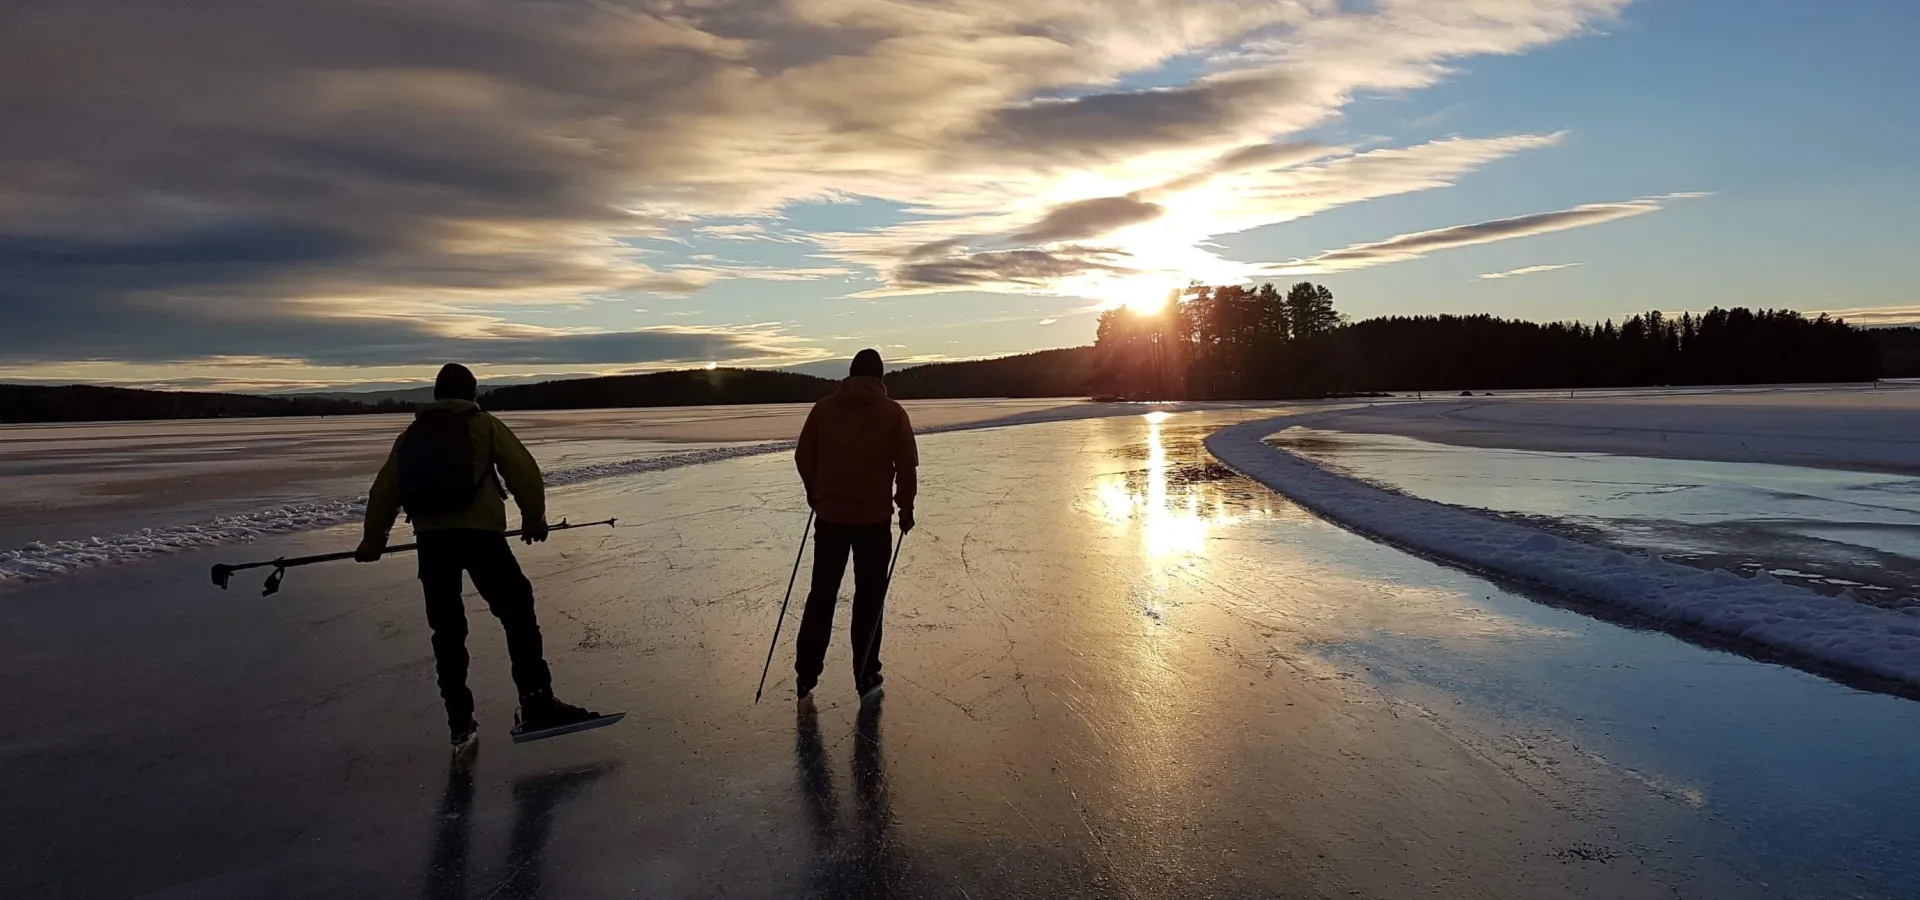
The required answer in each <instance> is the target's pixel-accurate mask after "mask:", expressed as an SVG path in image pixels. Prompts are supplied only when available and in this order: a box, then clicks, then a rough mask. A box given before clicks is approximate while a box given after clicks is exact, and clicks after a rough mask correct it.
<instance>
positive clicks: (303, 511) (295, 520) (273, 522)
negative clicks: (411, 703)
mask: <svg viewBox="0 0 1920 900" xmlns="http://www.w3.org/2000/svg"><path fill="white" fill-rule="evenodd" d="M1139 411H1140V410H1139V409H1138V408H1137V407H1129V406H1126V405H1122V404H1085V405H1076V406H1063V407H1060V408H1058V409H1047V410H1038V411H1035V412H1028V413H1020V414H1016V415H1013V416H1009V417H1006V418H1000V419H989V420H986V421H981V422H963V423H958V424H953V425H939V426H934V427H931V428H920V429H915V431H916V432H917V433H919V434H940V433H943V432H949V431H972V430H976V429H982V428H1001V427H1006V426H1011V425H1024V424H1031V423H1038V422H1054V421H1063V420H1069V419H1081V418H1097V417H1101V416H1112V415H1127V414H1131V413H1137V412H1139ZM794 446H795V442H793V441H767V442H764V443H757V444H742V445H738V446H733V447H714V448H710V449H706V450H692V451H688V452H686V453H673V454H668V455H665V456H648V457H641V458H639V459H628V460H621V461H618V462H609V463H594V464H590V465H584V466H575V467H573V468H568V469H556V470H553V471H550V472H547V473H546V483H547V486H548V487H560V486H563V485H569V484H579V483H581V482H585V481H595V480H598V479H601V478H613V477H618V476H621V475H637V474H640V473H643V472H660V471H664V470H667V469H678V468H681V467H684V466H697V465H703V464H706V463H714V462H720V461H723V460H729V459H741V458H744V457H749V456H762V455H765V454H768V453H781V452H785V451H791V450H792V449H793V448H794ZM366 508H367V498H366V495H364V494H362V495H360V496H359V497H351V498H349V497H336V498H331V499H324V500H314V501H311V502H307V503H296V504H291V505H288V506H282V507H279V508H277V509H266V510H260V511H258V512H251V513H246V514H243V515H237V516H222V517H220V518H216V519H212V520H209V521H206V522H198V523H194V524H190V525H174V526H169V527H165V528H145V529H141V530H139V531H130V532H124V533H120V534H111V535H107V536H105V537H92V538H88V539H86V540H83V541H35V542H33V543H30V544H27V545H26V546H24V547H21V548H20V549H18V550H0V585H5V584H8V583H10V582H18V581H22V580H25V579H32V578H47V577H52V576H56V575H65V574H68V573H71V572H77V571H79V570H81V569H88V568H92V567H94V566H102V565H109V564H114V563H124V562H132V561H136V560H139V559H144V558H147V557H150V556H153V555H154V554H159V553H174V552H177V551H181V550H189V549H193V548H196V547H209V546H213V545H216V544H231V543H239V542H243V541H248V540H252V539H254V538H257V537H261V536H263V535H269V534H288V533H291V532H296V531H308V530H312V529H317V528H327V527H330V526H334V525H341V524H344V523H347V522H353V521H357V520H358V519H360V518H361V517H362V516H364V515H365V514H366Z"/></svg>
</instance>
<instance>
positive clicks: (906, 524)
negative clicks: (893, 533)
mask: <svg viewBox="0 0 1920 900" xmlns="http://www.w3.org/2000/svg"><path fill="white" fill-rule="evenodd" d="M912 530H913V507H911V506H909V507H907V508H906V509H903V510H901V511H900V533H901V534H906V533H907V532H909V531H912Z"/></svg>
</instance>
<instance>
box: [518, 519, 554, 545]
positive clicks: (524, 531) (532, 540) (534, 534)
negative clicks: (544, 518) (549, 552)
mask: <svg viewBox="0 0 1920 900" xmlns="http://www.w3.org/2000/svg"><path fill="white" fill-rule="evenodd" d="M520 540H521V542H522V543H527V544H543V543H546V540H547V523H545V522H534V523H532V524H529V525H522V526H520Z"/></svg>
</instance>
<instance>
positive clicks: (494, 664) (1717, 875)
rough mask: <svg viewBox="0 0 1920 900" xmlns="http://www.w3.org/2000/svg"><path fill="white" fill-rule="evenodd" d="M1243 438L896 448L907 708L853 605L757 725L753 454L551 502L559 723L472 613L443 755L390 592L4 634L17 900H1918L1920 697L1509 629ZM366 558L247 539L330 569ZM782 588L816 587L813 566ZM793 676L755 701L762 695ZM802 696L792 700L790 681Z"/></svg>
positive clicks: (17, 599)
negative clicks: (472, 707) (523, 732)
mask: <svg viewBox="0 0 1920 900" xmlns="http://www.w3.org/2000/svg"><path fill="white" fill-rule="evenodd" d="M1236 419H1237V416H1236V415H1235V414H1230V413H1218V414H1189V413H1177V414H1174V415H1172V416H1168V417H1145V416H1123V417H1116V418H1109V419H1103V420H1098V421H1082V422H1059V423H1049V424H1044V425H1038V426H1034V427H1020V428H1009V429H1001V430H984V431H973V432H963V433H953V434H945V435H937V436H932V437H929V438H928V439H927V440H926V441H924V442H923V444H922V445H921V449H922V453H923V460H924V465H925V470H924V478H923V483H922V495H921V497H922V500H921V503H922V515H921V525H920V527H919V529H918V530H916V531H915V533H914V534H913V535H912V536H911V538H910V539H909V540H908V541H907V542H906V543H905V544H904V550H903V553H902V555H901V559H900V569H899V582H898V584H897V585H896V588H895V589H894V591H893V592H891V594H890V596H889V598H888V625H887V628H888V631H887V637H886V641H887V645H886V647H887V649H886V668H887V674H888V696H887V698H886V700H885V702H884V704H882V705H880V706H877V707H873V709H872V713H871V714H870V715H868V714H863V712H864V710H863V709H862V708H861V707H860V706H859V704H858V703H856V702H855V701H854V695H853V691H852V685H851V678H850V677H849V675H848V665H847V661H848V652H847V646H848V643H847V640H846V632H847V627H848V623H847V622H846V616H845V615H844V614H842V615H841V616H840V617H839V621H837V622H836V623H835V625H836V628H835V635H834V638H833V645H832V649H831V650H830V651H829V658H828V660H827V662H828V678H827V679H826V680H825V681H823V683H822V687H823V690H822V693H821V696H820V703H819V707H820V709H819V713H818V715H817V716H811V717H797V716H796V715H795V712H794V710H793V708H792V707H791V706H790V705H789V704H788V703H787V702H785V701H786V700H787V698H788V697H789V696H790V691H780V689H781V688H783V687H786V686H787V685H789V684H790V683H791V682H784V683H783V681H782V679H783V677H785V678H790V673H791V671H792V670H791V663H792V640H793V638H792V635H793V621H792V616H793V611H791V610H789V612H788V617H789V618H788V621H787V627H786V631H785V633H784V635H783V637H782V640H781V646H780V647H779V648H778V652H777V654H776V656H775V661H774V676H773V680H771V681H770V684H769V696H768V700H767V702H764V703H762V704H760V705H758V706H755V705H753V704H752V697H753V693H754V687H755V683H756V681H757V679H758V677H759V675H760V668H761V663H762V661H763V660H764V659H765V654H766V652H767V640H768V637H769V635H770V634H771V633H772V631H773V630H774V621H775V618H776V616H777V615H778V612H779V606H780V600H781V594H782V591H783V589H784V588H785V586H786V581H787V578H788V575H789V573H790V572H791V571H792V570H791V568H790V567H791V566H792V565H793V561H794V550H795V545H796V543H797V541H798V540H799V537H800V530H801V527H802V523H803V522H804V521H805V519H806V510H805V505H804V501H803V499H802V497H801V496H800V493H799V491H798V490H797V489H796V484H795V477H794V473H793V469H792V465H791V463H790V461H789V460H788V459H787V458H785V457H784V456H783V455H781V454H767V455H760V456H754V457H747V458H739V459H732V460H727V461H723V462H718V463H714V464H711V465H701V466H690V467H684V468H680V469H675V470H671V471H664V472H643V473H639V474H635V475H629V476H623V477H614V478H603V479H598V480H594V481H589V482H582V483H579V484H576V485H573V486H569V487H566V488H562V489H560V490H558V491H556V497H555V499H556V501H559V502H560V504H561V505H562V506H563V507H564V509H565V511H567V512H569V513H572V514H573V515H574V516H575V517H576V518H578V519H582V520H586V519H603V518H606V517H609V516H618V517H620V518H621V520H622V527H621V528H618V529H599V530H595V531H592V532H581V533H576V534H574V535H570V536H568V537H567V538H566V539H565V540H559V539H556V540H555V541H552V542H549V543H548V544H544V545H536V546H534V547H529V548H521V547H519V546H517V545H516V547H515V551H516V554H517V555H518V557H519V559H520V562H521V565H522V566H523V567H524V568H525V570H526V572H527V575H528V576H529V578H530V579H531V580H532V582H533V584H534V585H535V590H536V592H537V594H538V597H539V607H538V608H539V614H540V620H541V625H542V629H543V631H544V634H545V639H546V647H547V650H548V656H549V660H550V662H551V664H552V668H553V672H554V676H555V678H556V685H557V686H558V688H559V689H560V690H561V692H562V696H563V697H565V698H566V699H569V700H573V701H576V702H583V703H587V704H590V705H593V706H594V707H595V708H599V709H603V710H604V709H615V708H624V709H627V710H629V711H631V712H632V715H631V716H629V718H632V719H634V721H632V722H623V723H621V724H620V725H618V726H615V727H613V728H608V729H603V730H600V731H596V732H591V733H588V734H582V735H576V736H572V737H568V738H564V739H559V740H554V741H547V742H541V743H537V744H529V745H525V746H514V745H511V744H510V743H509V742H508V740H507V730H508V729H509V728H510V726H511V723H512V714H513V709H514V705H515V698H514V692H513V686H512V684H511V682H510V680H509V678H508V671H509V663H508V660H507V658H506V654H505V651H504V646H503V642H502V641H501V639H500V633H499V629H498V627H497V626H496V625H495V624H494V622H493V621H492V618H491V616H489V615H488V614H487V612H486V609H485V606H484V604H483V603H482V602H481V601H480V600H479V599H478V598H477V597H470V598H469V600H468V613H469V622H470V626H471V629H472V635H471V638H470V640H469V647H470V650H471V652H472V654H473V666H472V676H471V681H472V686H473V689H474V691H475V693H476V695H477V698H478V700H479V706H480V708H479V718H480V722H481V725H482V737H481V740H480V745H481V746H480V748H479V753H478V756H477V760H476V761H475V764H474V765H473V766H471V767H465V766H462V767H453V766H449V765H447V754H448V751H447V747H446V732H445V729H444V726H443V723H442V719H441V711H440V706H439V697H438V693H437V691H436V688H435V684H434V679H435V675H434V666H433V661H432V658H431V651H430V647H429V635H428V627H427V624H426V622H425V617H424V616H423V615H422V614H421V611H420V592H419V585H418V582H417V581H416V580H415V577H414V575H415V573H414V567H413V566H412V565H411V564H410V562H411V561H410V560H405V559H394V560H389V561H385V562H382V563H378V564H372V565H341V566H337V567H328V568H325V569H319V570H311V571H310V572H309V573H308V574H307V575H303V576H302V577H300V578H297V579H293V580H291V581H289V583H288V585H287V587H286V589H285V590H284V591H283V592H282V593H281V594H279V595H276V596H275V597H274V598H273V599H271V600H267V601H263V600H262V599H261V598H259V597H258V596H257V595H256V594H255V593H254V592H253V591H248V590H234V591H226V592H222V591H218V590H215V589H213V588H212V587H211V586H209V585H208V584H207V583H206V580H205V572H206V567H207V565H209V564H210V563H212V562H215V561H218V560H220V559H222V558H224V557H226V556H228V555H229V554H231V552H232V551H230V550H200V551H186V552H182V553H178V554H169V555H162V556H157V557H154V558H152V559H151V560H150V561H149V562H147V563H146V564H142V565H131V566H117V567H108V568H103V569H99V570H95V571H91V572H88V573H87V574H86V575H85V577H84V578H77V579H53V580H44V581H38V582H28V583H23V584H21V585H19V587H18V589H17V590H14V591H10V592H9V593H8V595H7V596H6V598H5V600H6V602H0V638H3V639H4V641H5V647H6V650H7V652H5V653H0V682H4V683H7V684H11V685H24V686H27V689H23V690H15V691H13V692H12V693H11V694H10V695H9V704H8V706H7V714H6V715H5V716H0V771H4V772H6V773H7V779H8V780H7V781H6V785H7V791H6V800H7V810H8V815H7V816H5V817H4V818H0V846H5V847H7V848H8V849H9V850H10V851H15V850H16V848H17V851H16V852H13V853H12V854H11V855H10V856H9V859H8V862H9V864H8V865H5V866H0V897H9V898H11V897H55V896H57V897H62V898H73V900H90V898H96V897H97V898H103V900H106V898H127V897H142V898H153V900H159V898H182V897H247V898H252V897H380V898H386V897H483V896H494V897H531V896H544V897H564V898H569V900H571V898H589V900H598V898H623V897H634V896H648V897H653V896H659V897H675V898H698V900H709V898H711V900H721V898H729V897H731V898H738V897H767V898H810V897H855V896H881V895H885V896H892V897H955V898H958V897H972V898H975V900H978V898H982V897H996V898H997V897H1047V898H1052V900H1111V898H1114V897H1127V898H1130V900H1186V898H1191V897H1197V896H1209V895H1211V896H1216V897H1237V898H1252V897H1276V896H1284V897H1296V896H1297V897H1373V898H1415V897H1418V898H1433V900H1485V898H1526V900H1533V898H1572V897H1579V898H1583V900H1597V898H1621V900H1641V898H1648V897H1688V898H1728V897H1739V898H1787V897H1791V898H1796V900H1799V898H1841V897H1848V898H1858V897H1876V898H1898V897H1907V896H1910V895H1911V894H1912V890H1911V886H1912V885H1914V884H1916V883H1920V828H1915V827H1914V826H1915V821H1916V816H1915V813H1914V811H1913V803H1912V800H1911V798H1912V797H1914V796H1916V795H1920V755H1916V754H1914V753H1913V750H1912V748H1913V747H1915V746H1920V704H1915V703H1911V702H1909V701H1906V700H1903V699H1899V698H1896V697H1889V696H1882V695H1873V694H1864V693H1861V692H1858V691H1854V690H1851V689H1849V688H1847V687H1844V686H1842V685H1839V684H1835V683H1833V682H1831V681H1828V680H1826V679H1822V678H1817V677H1813V676H1811V675H1808V674H1806V673H1804V672H1800V671H1796V670H1793V669H1790V668H1785V667H1781V666H1776V665H1769V664H1764V663H1759V662H1755V661H1753V660H1750V659H1745V658H1741V657H1738V656H1733V655H1729V654H1725V653H1718V652H1712V651H1708V650H1703V649H1701V648H1700V647H1698V646H1695V645H1692V644H1689V643H1686V642H1684V641H1681V640H1675V639H1673V638H1671V637H1669V636H1667V635H1664V634H1660V633H1657V632H1648V631H1639V630H1630V629H1624V628H1619V627H1616V626H1614V625H1611V624H1608V623H1606V622H1603V621H1598V620H1595V619H1591V618H1587V617H1584V616H1581V615H1578V614H1575V613H1573V612H1569V611H1567V610H1564V609H1558V608H1554V607H1551V606H1547V605H1543V604H1538V603H1534V602H1531V601H1529V600H1527V599H1525V598H1523V597H1520V596H1516V595H1514V594H1511V593H1509V592H1507V591H1505V590H1502V589H1501V588H1500V587H1499V586H1498V585H1496V584H1493V583H1489V582H1488V581H1487V580H1485V579H1483V578H1481V577H1478V576H1476V575H1473V574H1471V573H1468V572H1465V571H1461V570H1459V569H1457V568H1450V567H1446V566H1440V565H1435V564H1434V563H1432V562H1429V561H1427V560H1424V559H1420V558H1416V557H1414V556H1411V555H1408V554H1406V553H1402V552H1400V551H1398V550H1395V549H1393V548H1391V547H1387V546H1385V545H1382V544H1379V543H1377V542H1374V541H1371V540H1368V539H1366V538H1363V537H1360V536H1357V535H1355V534H1352V533H1350V532H1348V531H1346V530H1343V529H1340V528H1335V527H1332V526H1330V525H1328V524H1327V523H1325V522H1323V521H1321V520H1320V519H1317V518H1315V517H1313V516H1311V515H1309V514H1307V513H1305V512H1303V511H1302V510H1301V509H1299V508H1298V507H1297V506H1296V505H1294V504H1292V503H1289V502H1287V501H1286V500H1285V499H1284V498H1283V497H1281V496H1279V495H1277V494H1275V493H1274V492H1272V491H1269V490H1267V489H1265V488H1263V487H1261V486H1259V485H1258V484H1255V483H1253V482H1251V481H1249V480H1248V479H1245V478H1243V477H1240V476H1238V475H1235V474H1233V473H1232V472H1230V471H1227V470H1226V469H1225V468H1224V467H1222V466H1219V465H1217V464H1215V463H1214V462H1213V461H1212V460H1211V459H1210V458H1209V457H1208V456H1207V455H1206V454H1205V453H1204V452H1203V451H1202V450H1201V449H1200V442H1201V439H1202V438H1203V437H1204V436H1205V435H1206V434H1207V433H1209V432H1211V431H1212V430H1213V429H1215V428H1217V427H1219V426H1221V425H1230V424H1233V423H1234V422H1235V421H1236ZM351 534H352V527H351V526H343V527H341V528H338V529H335V530H331V531H324V532H307V533H300V534H286V535H272V536H267V537H263V538H261V539H260V540H259V542H258V545H257V546H255V547H253V548H250V549H249V554H250V555H251V554H257V555H260V556H274V555H296V554H303V553H314V552H320V551H324V550H329V549H339V547H340V546H341V544H342V542H350V541H351ZM802 577H803V578H804V577H805V575H804V573H803V575H802ZM775 691H780V693H779V694H776V693H775ZM783 695H784V696H783Z"/></svg>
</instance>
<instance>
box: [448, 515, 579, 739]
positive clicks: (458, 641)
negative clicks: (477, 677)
mask: <svg viewBox="0 0 1920 900" xmlns="http://www.w3.org/2000/svg"><path fill="white" fill-rule="evenodd" d="M419 540H420V587H421V589H422V590H423V591H425V593H426V595H427V624H428V625H430V626H432V627H433V657H434V661H435V662H436V663H437V664H438V666H439V670H440V698H441V699H443V700H445V701H446V703H447V721H448V722H450V723H454V724H458V723H462V722H465V721H466V720H467V718H468V717H470V716H472V715H473V692H472V691H469V690H467V607H466V603H465V602H464V601H462V600H461V598H460V592H461V584H460V575H461V573H463V572H464V573H466V574H468V575H471V576H472V577H473V587H474V590H477V591H479V592H480V596H481V598H482V599H484V600H486V601H487V608H488V609H491V610H493V615H494V618H497V619H499V620H500V627H501V628H504V629H506V632H507V655H508V656H509V657H511V658H512V660H513V683H514V685H515V686H517V687H519V689H520V696H522V697H525V696H528V695H529V694H538V693H546V692H548V691H550V690H551V689H552V685H553V676H552V675H551V674H550V673H549V672H548V671H547V661H546V660H545V659H544V658H542V656H541V652H540V622H539V620H538V619H536V618H535V617H534V614H533V585H531V584H529V583H528V582H527V576H525V575H522V574H521V573H520V563H519V562H518V561H517V560H515V559H514V558H513V548H512V547H509V546H507V538H506V536H505V535H503V534H501V533H500V532H497V531H480V530H475V529H467V528H457V529H449V530H445V531H423V532H421V533H420V535H419Z"/></svg>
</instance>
